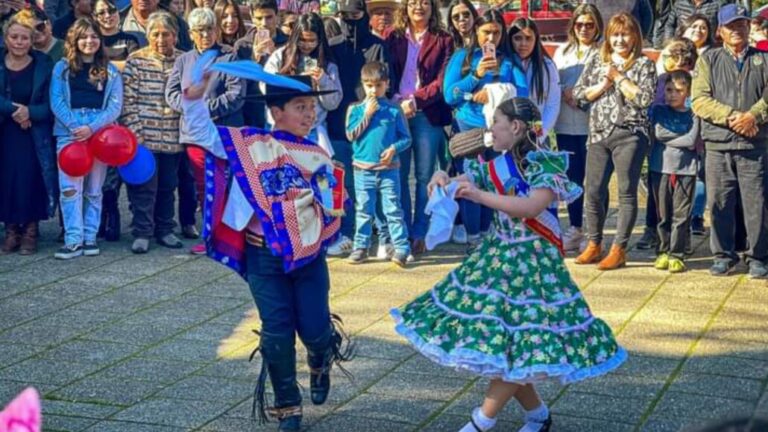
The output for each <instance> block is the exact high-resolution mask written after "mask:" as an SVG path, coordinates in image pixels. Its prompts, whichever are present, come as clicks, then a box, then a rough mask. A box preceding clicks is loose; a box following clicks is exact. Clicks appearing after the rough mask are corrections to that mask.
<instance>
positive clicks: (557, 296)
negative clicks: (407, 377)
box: [391, 151, 627, 384]
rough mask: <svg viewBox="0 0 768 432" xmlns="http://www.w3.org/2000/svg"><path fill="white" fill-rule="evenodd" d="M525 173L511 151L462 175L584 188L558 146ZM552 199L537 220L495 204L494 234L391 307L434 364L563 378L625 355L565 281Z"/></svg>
mask: <svg viewBox="0 0 768 432" xmlns="http://www.w3.org/2000/svg"><path fill="white" fill-rule="evenodd" d="M526 159H527V168H526V172H525V174H524V175H521V174H520V173H519V171H518V170H517V168H516V166H515V163H514V161H513V160H512V157H511V156H509V155H502V156H499V157H498V158H496V159H494V160H493V161H491V162H485V163H481V162H477V161H471V162H468V163H467V164H466V168H467V171H466V172H467V175H468V176H469V177H470V179H472V181H473V182H474V183H475V184H476V185H477V186H478V187H479V188H481V189H483V190H486V191H490V192H494V193H504V194H507V195H513V194H515V195H518V196H525V195H527V194H528V193H529V191H530V190H532V189H536V188H546V189H550V190H552V191H553V192H555V194H556V195H557V199H558V200H562V201H566V202H571V201H573V200H574V199H576V197H578V196H579V194H581V188H579V187H578V186H577V185H576V184H575V183H572V182H571V181H569V180H568V178H567V177H566V175H565V171H566V168H567V164H568V159H567V155H566V154H565V153H554V152H544V151H537V152H531V153H529V154H528V156H527V158H526ZM556 209H557V201H555V202H554V203H553V205H552V207H550V208H549V209H548V210H546V211H544V212H542V215H541V216H539V217H537V218H535V219H519V218H512V217H509V216H508V215H506V214H504V213H501V212H496V213H495V215H494V228H495V230H494V231H495V233H494V234H492V235H488V236H486V237H485V238H484V239H483V242H482V244H481V245H480V246H479V247H478V248H477V249H475V251H474V252H473V253H472V254H471V255H470V256H469V257H468V258H467V259H466V260H465V261H464V262H463V263H462V264H461V265H460V266H459V267H458V268H456V269H455V270H453V271H452V272H451V273H449V274H448V276H446V277H445V278H444V279H443V280H442V281H440V282H439V283H438V284H437V285H435V286H434V287H433V288H432V289H431V290H429V291H428V292H426V293H424V294H422V295H421V296H419V297H418V298H416V299H415V300H414V301H413V302H411V303H409V304H407V305H406V306H404V307H403V308H402V309H400V310H398V309H393V310H392V312H391V313H392V315H393V317H394V318H395V321H396V324H397V325H396V330H397V332H398V333H400V334H401V335H403V336H404V337H406V338H407V339H408V340H409V341H410V342H411V343H412V344H413V345H414V346H415V347H416V349H418V350H419V351H420V352H421V353H422V354H423V355H425V356H426V357H428V358H429V359H431V360H432V361H435V362H437V363H439V364H441V365H444V366H449V367H454V368H457V369H462V370H468V371H471V372H473V373H476V374H478V375H481V376H485V377H488V378H501V379H503V380H504V381H509V382H518V383H528V382H536V381H540V380H543V379H545V378H557V379H559V380H560V381H561V382H562V383H563V384H565V383H570V382H574V381H579V380H582V379H585V378H589V377H593V376H597V375H602V374H604V373H607V372H609V371H611V370H613V369H615V368H617V367H618V366H620V365H621V364H622V363H623V362H624V361H625V360H626V358H627V353H626V351H625V350H624V349H623V348H621V347H620V346H619V345H618V344H617V343H616V341H615V339H614V337H613V334H612V332H611V329H610V328H609V327H608V325H607V324H606V323H605V322H603V321H602V320H600V319H598V318H595V317H594V316H593V315H592V313H591V311H590V309H589V306H588V305H587V302H586V301H585V300H584V298H583V296H582V294H581V292H580V291H579V288H578V287H577V286H576V283H575V282H574V281H573V279H571V276H570V274H569V273H568V268H567V267H566V266H565V263H564V261H563V256H562V254H561V251H560V250H559V249H558V247H557V246H556V243H557V241H555V242H553V241H550V240H547V239H546V238H550V237H553V236H552V235H553V234H554V237H555V239H556V238H557V237H558V236H557V229H559V228H554V227H552V229H547V226H550V227H551V221H552V218H553V217H554V218H555V219H554V222H555V224H556V222H557V219H556V213H554V215H553V210H554V211H555V212H556Z"/></svg>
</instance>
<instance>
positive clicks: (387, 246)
mask: <svg viewBox="0 0 768 432" xmlns="http://www.w3.org/2000/svg"><path fill="white" fill-rule="evenodd" d="M394 254H395V247H394V246H392V243H379V247H378V249H376V259H380V260H390V259H392V255H394Z"/></svg>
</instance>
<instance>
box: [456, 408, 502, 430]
mask: <svg viewBox="0 0 768 432" xmlns="http://www.w3.org/2000/svg"><path fill="white" fill-rule="evenodd" d="M473 422H474V424H473ZM494 426H496V419H495V418H491V417H486V416H485V414H483V410H481V409H480V408H479V407H478V408H475V409H474V410H473V411H472V421H471V422H469V423H467V424H465V425H464V427H463V428H461V429H460V430H459V432H478V431H479V432H485V431H487V430H490V429H491V428H492V427H494ZM478 428H479V429H478Z"/></svg>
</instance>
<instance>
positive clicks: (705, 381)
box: [669, 372, 763, 401]
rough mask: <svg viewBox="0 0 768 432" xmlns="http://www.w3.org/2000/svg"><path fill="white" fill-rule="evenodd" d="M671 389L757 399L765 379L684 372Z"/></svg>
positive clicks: (698, 393) (727, 397)
mask: <svg viewBox="0 0 768 432" xmlns="http://www.w3.org/2000/svg"><path fill="white" fill-rule="evenodd" d="M669 390H670V391H675V392H681V393H691V394H697V395H704V396H712V397H719V398H726V399H741V400H745V401H757V400H758V399H759V398H760V393H761V392H762V391H763V381H761V380H756V379H748V378H736V377H732V376H730V377H725V376H721V375H712V374H700V373H692V372H684V373H682V374H680V375H679V376H678V377H677V378H676V379H675V381H674V382H673V383H672V386H671V387H670V388H669Z"/></svg>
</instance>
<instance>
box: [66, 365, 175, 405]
mask: <svg viewBox="0 0 768 432" xmlns="http://www.w3.org/2000/svg"><path fill="white" fill-rule="evenodd" d="M162 389H163V384H160V383H158V382H156V381H139V380H131V381H126V380H124V379H120V378H114V379H112V378H106V377H105V374H104V373H100V374H96V375H93V376H89V377H86V378H84V379H82V380H79V381H77V382H75V383H72V384H70V385H68V386H66V387H62V388H60V389H58V390H56V391H55V392H53V393H52V394H51V396H52V397H55V398H58V399H62V400H67V401H75V402H88V403H94V404H108V405H115V406H123V407H127V406H130V405H133V404H135V403H137V402H139V401H141V400H143V399H146V398H148V397H150V396H152V395H154V394H156V393H157V392H158V391H160V390H162Z"/></svg>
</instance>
